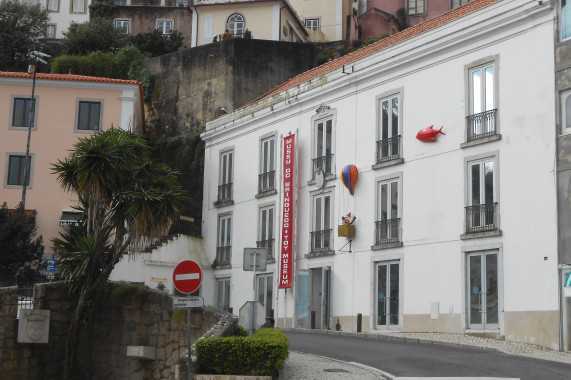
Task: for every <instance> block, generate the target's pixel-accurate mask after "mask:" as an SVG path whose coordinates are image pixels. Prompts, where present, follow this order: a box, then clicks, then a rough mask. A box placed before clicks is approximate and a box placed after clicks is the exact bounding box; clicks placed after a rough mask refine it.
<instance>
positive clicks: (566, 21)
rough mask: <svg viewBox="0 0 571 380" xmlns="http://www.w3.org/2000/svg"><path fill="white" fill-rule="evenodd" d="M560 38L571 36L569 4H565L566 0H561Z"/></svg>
mask: <svg viewBox="0 0 571 380" xmlns="http://www.w3.org/2000/svg"><path fill="white" fill-rule="evenodd" d="M559 19H560V23H561V39H562V40H565V39H567V38H569V37H571V4H567V0H561V17H560V18H559Z"/></svg>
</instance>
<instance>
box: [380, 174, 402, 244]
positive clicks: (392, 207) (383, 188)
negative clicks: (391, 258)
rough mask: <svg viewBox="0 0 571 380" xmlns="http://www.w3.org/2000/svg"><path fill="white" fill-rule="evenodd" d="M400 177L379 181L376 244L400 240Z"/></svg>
mask: <svg viewBox="0 0 571 380" xmlns="http://www.w3.org/2000/svg"><path fill="white" fill-rule="evenodd" d="M399 182H400V181H399V178H391V179H387V180H381V181H379V182H377V221H376V222H375V245H381V244H386V243H394V242H399V241H400V213H399V202H400V199H399V198H400V194H399V193H400V191H399V187H400V184H399Z"/></svg>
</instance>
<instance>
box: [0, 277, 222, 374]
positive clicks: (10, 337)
mask: <svg viewBox="0 0 571 380" xmlns="http://www.w3.org/2000/svg"><path fill="white" fill-rule="evenodd" d="M119 286H120V285H119V284H117V283H109V284H107V286H106V292H105V295H104V298H103V302H102V304H101V305H100V306H99V307H98V308H97V311H96V315H95V323H94V328H93V330H92V340H91V342H88V343H86V342H83V343H82V344H81V346H80V347H81V348H80V351H79V354H78V358H77V359H78V361H77V366H78V368H79V369H78V372H79V373H80V374H81V378H85V379H87V378H89V379H130V380H136V379H156V380H162V379H174V376H175V372H176V366H177V365H178V361H179V356H180V355H182V354H183V353H184V352H185V351H186V349H187V344H188V340H187V339H188V338H187V323H186V312H183V313H182V314H178V315H179V316H181V317H177V316H175V315H173V309H172V300H171V297H170V296H169V295H167V294H165V293H162V292H158V291H146V292H143V293H142V294H141V293H139V294H137V295H134V296H132V297H127V298H120V297H118V296H117V295H115V296H113V290H114V289H115V290H116V289H117V288H118V287H119ZM17 295H18V290H17V288H16V287H10V288H1V289H0V358H1V360H0V378H2V379H3V380H12V379H13V380H20V379H28V380H36V379H37V380H51V379H53V380H57V379H60V378H61V375H62V363H63V359H64V354H65V341H66V335H67V331H68V328H69V321H70V318H71V315H72V312H73V307H74V305H75V303H74V299H73V298H72V297H71V296H70V294H69V291H68V289H67V287H65V286H64V284H63V283H61V282H57V283H50V284H40V285H37V286H36V287H35V290H34V301H33V304H34V308H35V309H49V310H50V311H51V313H50V315H51V318H50V330H49V343H47V344H24V343H16V338H17V330H18V329H17V327H18V325H17V324H18V320H17V319H16V312H17V306H16V305H17V302H18V301H17ZM220 318H221V314H220V312H218V311H216V310H213V309H209V308H205V309H203V310H202V312H198V311H195V312H193V314H192V320H191V326H192V341H193V342H196V340H197V339H198V338H199V337H200V336H202V335H203V334H204V333H205V332H206V331H208V330H209V329H211V328H212V327H213V326H214V325H216V324H217V323H218V321H219V319H220ZM133 345H140V346H151V347H154V348H155V349H156V359H155V360H143V359H138V358H133V357H128V356H127V346H133Z"/></svg>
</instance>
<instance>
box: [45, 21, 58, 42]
mask: <svg viewBox="0 0 571 380" xmlns="http://www.w3.org/2000/svg"><path fill="white" fill-rule="evenodd" d="M46 38H49V39H52V40H53V39H55V38H56V24H48V25H47V26H46Z"/></svg>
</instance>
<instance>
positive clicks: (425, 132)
mask: <svg viewBox="0 0 571 380" xmlns="http://www.w3.org/2000/svg"><path fill="white" fill-rule="evenodd" d="M442 128H444V126H442V127H440V129H438V130H435V129H434V125H431V126H430V127H428V128H424V129H422V130H420V131H419V132H418V133H417V134H416V138H417V139H418V140H420V141H422V142H432V141H436V136H437V135H438V134H439V133H442V134H443V135H446V133H444V132H442Z"/></svg>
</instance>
